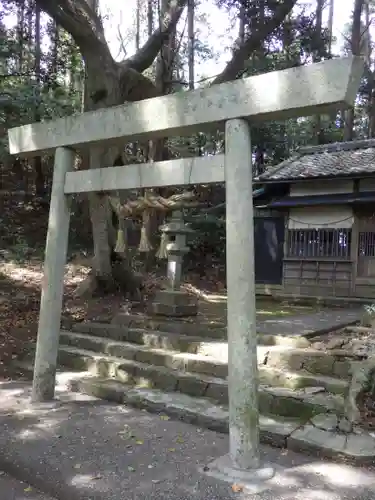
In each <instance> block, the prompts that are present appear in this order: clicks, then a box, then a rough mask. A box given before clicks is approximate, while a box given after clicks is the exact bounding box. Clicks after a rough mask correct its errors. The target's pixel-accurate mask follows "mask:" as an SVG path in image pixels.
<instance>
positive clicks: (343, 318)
mask: <svg viewBox="0 0 375 500" xmlns="http://www.w3.org/2000/svg"><path fill="white" fill-rule="evenodd" d="M222 307H223V317H225V315H226V311H225V310H226V303H223V306H222ZM362 315H363V310H362V309H361V308H351V309H337V308H336V309H323V310H321V311H319V312H313V313H311V314H301V315H293V316H279V317H277V316H276V317H275V316H273V317H271V318H269V319H265V318H264V317H257V321H256V330H257V332H258V334H262V335H263V337H264V338H266V336H267V335H269V336H270V337H282V336H284V337H293V336H295V337H303V336H307V337H312V336H315V335H320V334H323V333H326V332H330V331H334V330H339V329H341V328H344V327H346V326H348V325H351V324H354V323H356V322H359V321H360V319H361V317H362ZM112 324H113V328H115V327H116V326H117V327H120V326H123V327H127V328H145V329H151V330H159V331H161V332H170V333H178V334H180V335H194V336H201V337H207V338H221V339H224V338H226V324H225V323H224V321H205V320H204V318H201V317H199V316H198V318H197V320H196V321H195V320H194V321H189V322H186V321H163V320H161V319H160V318H155V317H148V316H143V315H135V314H124V313H120V314H118V315H116V316H115V317H114V318H113V320H112ZM82 327H84V324H82ZM103 327H104V325H103ZM77 328H80V326H77ZM87 328H89V326H87Z"/></svg>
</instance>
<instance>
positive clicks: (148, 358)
mask: <svg viewBox="0 0 375 500" xmlns="http://www.w3.org/2000/svg"><path fill="white" fill-rule="evenodd" d="M60 341H61V343H62V344H65V345H67V346H70V347H78V348H80V349H85V350H89V351H93V352H96V353H101V354H105V355H109V356H115V357H118V358H125V359H130V360H134V361H138V362H141V363H145V364H153V365H156V366H164V367H165V368H171V369H175V370H180V371H187V372H192V373H199V374H202V375H209V376H214V377H218V378H226V377H227V375H228V364H227V362H226V361H223V359H225V360H226V358H227V345H226V344H222V343H220V344H217V345H216V347H217V348H219V346H221V349H222V350H224V353H223V352H221V353H220V352H219V349H216V351H217V352H216V353H215V354H216V355H218V354H219V359H217V356H215V357H214V356H203V355H199V354H192V353H186V352H179V351H177V350H168V349H160V348H154V347H148V346H144V345H139V344H134V343H129V342H119V341H113V340H111V339H108V338H105V337H98V336H92V335H87V334H82V333H72V332H66V331H63V332H61V339H60ZM220 358H221V359H220ZM259 381H260V383H261V384H264V385H270V386H279V387H280V386H282V387H287V388H290V389H300V388H303V387H314V386H315V387H324V388H325V389H326V390H327V391H328V392H332V393H335V394H344V393H345V391H346V389H347V386H348V384H347V382H346V381H343V380H340V379H335V378H332V377H325V376H316V375H313V374H309V373H308V372H306V371H301V372H298V373H294V372H290V371H285V370H280V369H278V368H274V367H269V366H267V365H265V364H264V357H263V358H261V359H260V366H259Z"/></svg>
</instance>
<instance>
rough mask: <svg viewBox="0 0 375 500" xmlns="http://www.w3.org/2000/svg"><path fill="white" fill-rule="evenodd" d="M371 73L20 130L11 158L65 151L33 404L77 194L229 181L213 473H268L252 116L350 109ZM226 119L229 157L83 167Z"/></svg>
mask: <svg viewBox="0 0 375 500" xmlns="http://www.w3.org/2000/svg"><path fill="white" fill-rule="evenodd" d="M362 73H363V62H362V60H361V59H359V58H356V57H349V58H343V59H335V60H331V61H325V62H321V63H316V64H312V65H310V66H305V67H299V68H292V69H287V70H284V71H277V72H272V73H267V74H263V75H258V76H252V77H250V78H245V79H241V80H237V81H234V82H231V83H224V84H221V85H216V86H212V87H210V88H206V89H198V90H194V91H190V92H179V93H177V94H173V95H168V96H164V97H157V98H154V99H147V100H144V101H140V102H135V103H129V104H124V105H122V106H117V107H114V108H108V109H99V110H96V111H93V112H89V113H83V114H81V115H77V116H70V117H67V118H62V119H59V120H56V121H51V122H45V123H35V124H31V125H25V126H22V127H18V128H13V129H10V130H9V145H10V153H11V154H17V155H23V156H33V155H34V156H35V155H40V154H41V153H46V152H49V153H53V152H55V165H54V173H53V185H52V195H51V203H50V214H49V223H48V235H47V243H46V253H45V267H44V281H43V287H42V297H41V306H40V316H39V327H38V339H37V349H36V358H35V366H34V380H33V393H32V398H33V400H34V401H46V400H50V399H53V398H54V390H55V376H56V364H57V354H58V346H59V333H60V319H61V308H62V295H63V276H64V267H65V264H66V254H67V246H68V233H69V219H70V209H69V205H70V203H69V198H70V195H72V194H74V193H89V192H100V191H110V190H126V189H135V188H151V187H161V186H175V185H187V184H199V183H202V184H203V183H204V184H206V183H217V182H224V181H225V183H226V232H227V243H226V244H227V288H228V318H227V322H228V346H229V347H228V349H229V362H228V365H229V366H228V370H229V435H230V453H229V455H228V456H227V457H224V458H222V459H219V460H218V461H217V463H216V464H215V466H214V467H213V468H211V469H212V470H217V473H218V475H219V476H220V477H224V476H225V477H226V478H229V480H233V478H237V479H238V478H242V479H246V477H248V476H247V475H248V474H249V472H251V477H252V478H253V477H262V474H261V473H259V474H258V472H259V471H261V470H262V469H261V467H260V458H259V425H258V418H259V416H258V403H257V399H258V396H257V389H258V374H257V352H256V347H257V341H256V311H255V285H254V241H253V237H254V236H253V200H252V168H251V164H252V151H251V140H250V132H249V123H248V122H251V123H256V122H259V121H265V120H285V119H287V118H291V117H299V116H308V115H311V114H316V113H328V112H331V111H333V110H337V109H345V108H348V107H350V106H352V105H353V103H354V100H355V97H356V93H357V89H358V87H359V83H360V79H361V76H362ZM223 125H225V154H224V155H216V156H207V157H201V158H188V159H186V158H183V159H177V160H170V161H163V162H156V163H152V164H147V163H146V164H140V165H138V164H137V165H127V166H123V167H109V168H99V169H94V170H83V171H74V164H75V156H76V151H77V150H78V151H79V150H80V149H82V148H83V147H88V148H92V147H94V146H96V145H100V146H101V147H102V146H104V147H105V146H106V145H110V144H113V143H117V144H124V143H125V142H126V141H132V140H138V139H142V140H145V139H152V138H157V137H166V136H176V135H189V134H193V133H195V132H198V131H204V130H207V129H208V128H218V127H220V126H223ZM215 468H216V469H215ZM257 471H258V472H257Z"/></svg>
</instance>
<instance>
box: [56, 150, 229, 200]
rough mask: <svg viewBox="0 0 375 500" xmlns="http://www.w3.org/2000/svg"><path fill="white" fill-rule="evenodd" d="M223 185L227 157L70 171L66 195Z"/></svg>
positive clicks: (67, 177)
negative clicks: (191, 185)
mask: <svg viewBox="0 0 375 500" xmlns="http://www.w3.org/2000/svg"><path fill="white" fill-rule="evenodd" d="M215 182H224V155H215V156H206V157H197V158H180V159H178V160H167V161H161V162H154V163H142V164H135V165H126V166H125V167H107V168H105V169H100V168H97V169H95V170H79V171H77V172H70V173H68V174H67V176H66V180H65V193H66V194H69V193H70V194H72V193H88V192H92V191H111V190H120V189H139V188H149V187H164V186H179V185H187V184H209V183H215Z"/></svg>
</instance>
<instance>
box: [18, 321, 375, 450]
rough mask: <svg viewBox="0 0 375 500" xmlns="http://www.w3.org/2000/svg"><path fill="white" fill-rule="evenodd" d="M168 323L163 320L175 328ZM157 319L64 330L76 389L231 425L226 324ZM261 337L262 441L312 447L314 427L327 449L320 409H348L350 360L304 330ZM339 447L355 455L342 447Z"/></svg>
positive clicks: (62, 357)
mask: <svg viewBox="0 0 375 500" xmlns="http://www.w3.org/2000/svg"><path fill="white" fill-rule="evenodd" d="M150 321H151V320H150ZM167 323H168V322H166V324H167ZM166 324H164V325H161V324H158V325H157V326H158V327H159V328H161V327H162V326H163V327H164V328H163V329H168V326H166ZM145 326H146V328H145ZM150 326H153V327H155V326H156V324H146V325H145V324H144V323H142V324H139V323H138V322H137V317H134V320H132V321H130V320H129V321H128V322H127V324H100V323H81V324H77V325H74V326H73V328H72V331H62V332H61V340H60V351H59V365H60V367H61V368H62V369H63V370H64V371H74V372H81V375H80V376H79V377H77V376H76V375H75V376H74V377H72V381H71V388H72V389H73V390H77V391H81V392H85V393H88V394H91V395H94V396H97V397H100V398H103V399H107V400H111V401H116V402H118V403H126V404H131V405H134V406H136V407H139V408H145V409H147V410H149V411H153V412H160V413H163V414H165V415H168V416H170V417H172V418H178V419H182V420H184V421H188V422H190V423H194V424H196V425H199V426H201V427H208V428H210V429H213V430H218V431H221V432H227V430H228V407H227V404H228V383H227V374H228V364H227V361H228V360H227V343H226V341H225V340H224V339H223V338H222V337H223V336H224V335H223V332H222V331H221V329H215V328H212V329H209V330H208V331H207V330H205V331H204V332H203V330H200V329H199V327H194V325H193V324H190V325H188V327H187V328H184V330H183V331H184V333H174V332H171V331H169V332H168V331H161V330H159V331H156V330H154V329H149V328H147V327H150ZM171 329H172V327H169V330H171ZM180 331H181V330H180ZM204 333H205V335H204ZM258 343H259V346H258V363H259V384H260V385H259V409H260V413H261V417H260V429H261V439H262V441H263V442H267V443H271V444H273V445H275V446H279V447H289V448H298V449H306V447H307V444H306V435H305V434H306V432H307V431H308V430H310V431H311V429H310V428H313V429H315V431H316V435H317V433H319V432H320V434H321V435H320V436H319V438H316V437H315V438H314V439H318V441H319V440H320V441H321V445H320V444H319V446H317V445H316V443H315V445H314V446H312V447H311V446H310V448H311V450H310V451H316V450H318V451H319V452H320V453H321V452H322V447H323V448H324V446H325V442H326V440H327V436H325V435H324V434H325V433H326V430H324V429H323V430H322V429H320V430H319V429H318V428H315V427H314V425H313V423H312V422H314V418H316V416H317V415H319V414H324V415H327V414H328V415H332V414H336V413H338V414H342V411H343V405H344V396H345V394H346V391H347V389H348V384H349V378H350V359H348V357H347V356H345V353H342V352H334V351H333V352H330V353H327V352H325V351H321V350H314V349H312V348H311V347H310V342H309V341H308V340H307V339H306V338H304V337H296V336H294V337H285V336H272V335H258ZM33 357H34V354H33V350H32V349H31V350H29V351H28V354H26V355H25V357H24V358H23V359H21V360H18V361H17V366H18V368H22V370H23V371H27V370H29V371H31V370H32V362H33ZM331 420H332V419H331ZM301 433H302V434H301ZM310 434H311V432H310ZM307 441H309V442H310V441H311V436H310V437H309V438H308V440H307ZM310 444H311V443H310ZM344 445H345V444H343V446H344ZM345 446H346V445H345ZM310 448H309V449H310ZM363 453H364V456H365V457H368V455H369V453H370V452H369V451H368V450H367V451H365V452H362V451H361V453H360V458H363V457H362V455H363ZM337 454H338V455H344V456H348V455H350V453H349V452H347V451H345V450H344V451H343V450H342V449H341V448H340V451H339V452H338V453H337ZM374 454H375V445H374V450H372V451H371V456H373V455H374ZM356 459H358V457H357V456H356Z"/></svg>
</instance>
